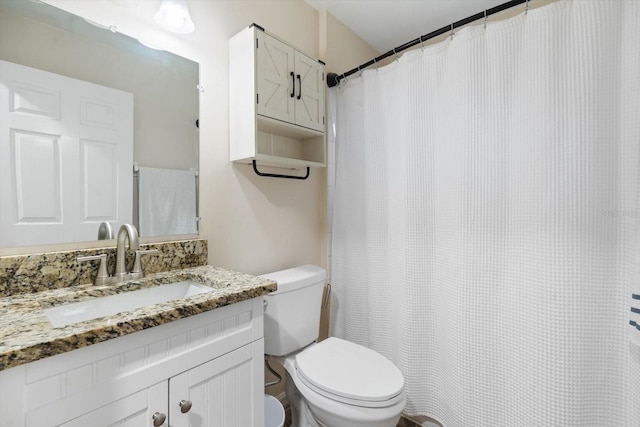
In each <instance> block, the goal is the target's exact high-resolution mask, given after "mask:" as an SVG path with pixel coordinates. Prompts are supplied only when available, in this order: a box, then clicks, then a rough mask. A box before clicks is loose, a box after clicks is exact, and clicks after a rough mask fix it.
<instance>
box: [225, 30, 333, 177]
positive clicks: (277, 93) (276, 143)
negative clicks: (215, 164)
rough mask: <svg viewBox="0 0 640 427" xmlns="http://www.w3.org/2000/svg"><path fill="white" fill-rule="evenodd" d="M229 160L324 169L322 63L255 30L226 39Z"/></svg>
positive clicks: (262, 31)
mask: <svg viewBox="0 0 640 427" xmlns="http://www.w3.org/2000/svg"><path fill="white" fill-rule="evenodd" d="M229 127H230V129H229V133H230V135H229V141H230V145H229V153H230V160H232V161H239V162H244V163H251V162H252V161H253V160H256V162H257V163H258V164H264V165H270V166H280V167H292V168H294V167H305V166H326V143H325V131H324V129H325V77H324V64H323V63H322V62H321V61H318V60H315V59H313V58H311V57H310V56H308V55H306V54H304V53H302V52H300V51H298V50H296V49H295V48H293V47H291V46H290V45H289V44H287V43H286V42H284V41H282V40H280V39H278V38H276V37H274V36H272V35H270V34H268V33H266V32H265V31H264V30H263V29H261V28H260V27H258V26H257V25H255V24H254V25H252V26H251V27H249V28H246V29H245V30H243V31H241V32H240V33H238V34H236V35H235V36H234V37H232V38H231V39H230V40H229Z"/></svg>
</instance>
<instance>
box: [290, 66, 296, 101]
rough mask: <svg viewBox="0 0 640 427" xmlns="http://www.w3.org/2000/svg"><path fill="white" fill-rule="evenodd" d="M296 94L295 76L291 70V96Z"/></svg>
mask: <svg viewBox="0 0 640 427" xmlns="http://www.w3.org/2000/svg"><path fill="white" fill-rule="evenodd" d="M295 94H296V78H295V77H294V74H293V71H292V72H291V97H292V98H293V97H294V96H295Z"/></svg>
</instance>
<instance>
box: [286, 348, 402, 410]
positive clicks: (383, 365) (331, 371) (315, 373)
mask: <svg viewBox="0 0 640 427" xmlns="http://www.w3.org/2000/svg"><path fill="white" fill-rule="evenodd" d="M296 372H297V374H298V377H299V378H300V379H301V380H302V381H304V382H305V383H306V384H307V385H309V386H311V387H312V388H316V389H319V390H322V391H323V392H324V393H323V394H330V395H334V396H338V397H342V398H346V399H349V400H356V401H365V402H383V401H387V400H389V399H392V398H394V397H396V396H398V395H399V394H400V393H401V392H402V390H403V387H404V378H403V377H402V373H401V372H400V370H399V369H398V368H397V367H396V366H395V365H394V364H393V363H391V362H390V361H389V360H387V359H386V358H385V357H384V356H382V355H381V354H379V353H376V352H375V351H373V350H370V349H368V348H366V347H363V346H361V345H358V344H354V343H352V342H349V341H345V340H342V339H339V338H334V337H331V338H328V339H326V340H324V341H322V342H320V343H318V344H316V345H313V346H311V347H309V348H308V349H307V350H305V351H303V352H302V353H300V354H298V355H297V356H296Z"/></svg>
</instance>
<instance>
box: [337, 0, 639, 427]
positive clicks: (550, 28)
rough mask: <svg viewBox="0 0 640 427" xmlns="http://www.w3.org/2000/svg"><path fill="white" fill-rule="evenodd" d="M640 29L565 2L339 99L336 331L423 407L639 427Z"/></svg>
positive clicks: (410, 409)
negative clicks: (374, 357)
mask: <svg viewBox="0 0 640 427" xmlns="http://www.w3.org/2000/svg"><path fill="white" fill-rule="evenodd" d="M639 29H640V1H636V0H629V1H626V0H615V1H614V0H611V1H597V0H594V1H591V0H574V1H559V2H556V3H552V4H550V5H548V6H544V7H542V8H538V9H532V10H530V11H529V12H528V14H526V15H525V14H520V15H519V16H516V17H514V18H512V19H509V20H506V21H501V22H496V23H490V24H489V25H488V26H487V28H486V29H485V28H484V27H483V26H482V25H480V26H477V27H469V28H465V29H462V30H460V31H459V32H457V33H456V34H455V36H454V37H453V39H452V40H451V39H447V40H446V41H444V42H442V43H440V44H437V45H433V46H430V47H426V48H424V49H420V48H418V49H417V50H414V51H410V52H408V53H406V54H405V55H403V56H402V57H401V58H400V59H399V60H397V61H394V62H393V63H392V64H390V65H388V66H386V67H384V68H380V69H378V70H368V71H365V72H364V73H363V74H362V76H361V77H358V78H351V79H348V80H347V81H346V82H344V81H343V82H342V84H341V85H340V87H339V88H338V89H337V91H336V94H335V97H336V126H337V159H336V183H335V195H334V200H333V207H334V208H333V211H334V215H333V229H332V236H333V237H332V256H331V259H332V261H331V283H332V288H333V297H332V298H333V299H332V326H331V328H332V331H331V332H332V334H333V335H335V336H338V337H343V338H346V339H348V340H351V341H353V342H356V343H359V344H362V345H365V346H368V347H370V348H372V349H374V350H377V351H378V352H380V353H381V354H383V355H384V356H386V357H387V358H389V359H390V360H392V361H393V362H394V363H395V364H396V365H397V366H398V367H399V368H400V369H401V371H402V372H403V374H404V377H405V381H406V392H407V397H408V400H407V406H406V411H405V412H406V413H407V414H410V415H426V416H429V417H432V418H434V419H436V420H438V421H439V422H441V423H442V424H443V425H444V426H445V427H482V426H486V427H526V426H535V427H539V426H545V427H546V426H556V427H571V426H575V427H587V426H593V427H607V426H610V427H638V426H640V347H639V345H640V338H639V337H638V330H637V329H636V328H634V327H633V326H632V325H631V324H630V319H631V316H632V315H633V312H631V310H630V309H631V307H632V306H634V300H633V299H632V294H633V293H634V292H636V293H637V292H639V291H640V205H639V196H640V185H639V182H640V180H639V178H640V174H639V167H640V30H639ZM635 305H636V306H640V303H639V302H638V301H637V300H635Z"/></svg>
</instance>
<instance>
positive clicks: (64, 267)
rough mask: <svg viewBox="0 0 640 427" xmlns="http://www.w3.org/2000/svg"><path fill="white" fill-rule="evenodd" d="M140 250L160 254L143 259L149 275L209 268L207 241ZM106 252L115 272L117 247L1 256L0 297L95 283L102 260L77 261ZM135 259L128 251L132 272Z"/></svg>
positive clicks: (128, 264)
mask: <svg viewBox="0 0 640 427" xmlns="http://www.w3.org/2000/svg"><path fill="white" fill-rule="evenodd" d="M140 249H158V251H159V253H158V254H154V255H145V256H143V257H142V268H143V270H144V272H145V274H151V273H159V272H162V271H170V270H175V269H179V268H189V267H198V266H202V265H207V249H208V248H207V240H205V239H195V240H183V241H175V242H163V243H150V244H141V245H140ZM103 253H106V254H107V256H108V271H109V272H110V273H112V272H113V270H114V266H115V262H116V260H115V258H116V248H115V246H114V247H112V248H98V249H82V250H73V251H62V252H48V253H40V254H29V255H15V256H5V257H0V297H3V296H11V295H19V294H23V293H32V292H41V291H45V290H49V289H59V288H65V287H68V286H77V285H83V284H86V283H91V282H92V281H93V279H94V277H95V276H96V273H97V271H98V265H99V261H90V262H82V263H79V262H78V261H77V260H76V258H78V257H79V256H86V255H97V254H103ZM133 256H134V252H133V251H131V250H127V266H129V270H130V269H131V265H132V263H133Z"/></svg>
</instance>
